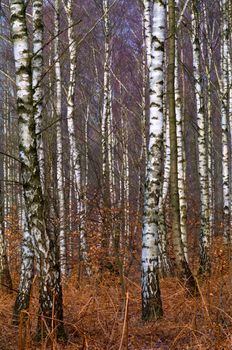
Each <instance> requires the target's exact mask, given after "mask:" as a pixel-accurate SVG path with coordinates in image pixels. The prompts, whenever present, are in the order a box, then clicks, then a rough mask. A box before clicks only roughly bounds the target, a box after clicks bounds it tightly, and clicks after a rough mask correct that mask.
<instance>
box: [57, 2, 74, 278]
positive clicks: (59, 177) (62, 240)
mask: <svg viewBox="0 0 232 350" xmlns="http://www.w3.org/2000/svg"><path fill="white" fill-rule="evenodd" d="M59 13H60V0H56V1H55V15H54V17H55V20H54V37H55V40H54V60H55V77H56V104H55V111H56V118H57V119H58V122H57V125H56V147H57V190H58V202H59V225H60V227H59V245H60V262H61V272H62V275H65V273H66V272H67V253H66V236H65V198H64V183H63V145H62V114H61V108H62V106H61V104H62V93H61V67H60V58H59V32H60V29H59V23H60V15H59ZM70 215H71V213H70Z"/></svg>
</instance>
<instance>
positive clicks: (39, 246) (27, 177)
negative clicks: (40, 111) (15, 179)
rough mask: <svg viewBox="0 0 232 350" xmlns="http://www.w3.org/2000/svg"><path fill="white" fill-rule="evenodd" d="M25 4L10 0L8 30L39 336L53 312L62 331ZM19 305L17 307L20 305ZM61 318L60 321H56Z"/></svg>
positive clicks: (60, 297) (54, 250) (53, 245)
mask: <svg viewBox="0 0 232 350" xmlns="http://www.w3.org/2000/svg"><path fill="white" fill-rule="evenodd" d="M25 10H26V8H25V3H24V1H23V0H12V1H11V2H10V13H11V32H12V41H13V49H14V60H15V70H16V87H17V111H18V116H19V155H20V162H21V174H22V183H23V195H24V199H25V207H26V217H27V219H28V225H29V230H30V233H31V235H32V241H33V248H34V251H35V256H36V259H37V263H38V266H39V267H40V271H39V272H40V295H39V304H40V311H39V315H40V316H39V322H38V329H37V331H38V336H41V332H42V328H43V319H44V318H45V319H46V323H47V325H48V326H49V327H50V326H51V317H52V315H54V317H55V319H56V320H58V321H57V322H55V324H56V326H57V328H55V329H56V333H57V335H58V336H63V335H64V327H63V323H62V320H63V307H62V288H61V284H60V267H59V263H58V260H57V255H56V247H55V242H54V240H53V239H52V237H51V235H50V233H49V232H48V230H47V225H46V223H45V207H44V201H43V195H42V187H41V182H40V171H39V162H38V156H37V147H36V146H37V145H36V127H35V119H34V115H33V94H32V68H31V54H30V51H29V44H28V33H27V25H26V16H25V13H26V11H25ZM22 307H23V305H21V306H20V307H19V308H18V310H20V309H22ZM59 321H61V322H59Z"/></svg>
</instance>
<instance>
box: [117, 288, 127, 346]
mask: <svg viewBox="0 0 232 350" xmlns="http://www.w3.org/2000/svg"><path fill="white" fill-rule="evenodd" d="M128 306H129V293H128V292H127V293H126V304H125V313H124V322H123V328H122V337H121V342H120V346H119V350H122V347H123V341H124V337H125V339H126V344H125V350H128Z"/></svg>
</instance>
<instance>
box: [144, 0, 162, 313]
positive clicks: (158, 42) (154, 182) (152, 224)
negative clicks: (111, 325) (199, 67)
mask: <svg viewBox="0 0 232 350" xmlns="http://www.w3.org/2000/svg"><path fill="white" fill-rule="evenodd" d="M148 17H149V18H151V17H152V48H151V50H152V54H151V65H150V70H149V85H150V101H149V103H150V106H149V112H150V116H149V119H150V123H149V145H148V162H147V167H146V180H145V193H144V214H143V232H142V317H143V319H145V320H152V319H156V318H159V317H160V316H162V314H163V309H162V302H161V295H160V288H159V277H158V205H159V198H160V190H161V180H162V179H161V172H162V151H163V145H162V143H163V141H162V140H163V84H164V72H163V66H164V40H165V18H166V11H165V2H162V3H161V2H160V1H158V0H157V1H154V6H153V13H152V16H151V15H150V14H149V16H148ZM148 50H149V48H148Z"/></svg>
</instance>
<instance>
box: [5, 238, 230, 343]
mask: <svg viewBox="0 0 232 350" xmlns="http://www.w3.org/2000/svg"><path fill="white" fill-rule="evenodd" d="M218 246H219V247H220V246H221V245H220V244H219V245H216V248H215V251H214V253H213V256H214V258H213V274H212V277H211V278H208V279H204V280H202V281H201V280H199V281H198V283H199V287H200V291H201V293H200V294H201V295H200V296H199V297H197V298H189V297H188V296H187V293H186V291H185V289H184V287H183V286H182V285H181V283H180V282H179V281H178V280H177V279H176V278H170V277H169V278H165V279H163V280H162V281H161V291H162V300H163V307H164V317H163V319H161V320H159V321H157V322H151V323H143V322H142V321H141V317H140V315H141V300H140V276H139V266H137V267H134V268H133V269H134V270H133V271H134V272H132V271H131V274H130V278H126V279H125V280H126V287H127V291H128V324H127V322H125V308H124V306H125V303H124V302H125V300H124V299H123V297H122V288H121V286H120V280H119V277H117V276H112V275H110V274H105V276H104V277H103V278H102V279H101V280H99V279H97V278H96V276H95V277H92V278H91V279H83V280H82V284H81V285H80V286H79V288H78V289H77V288H76V287H75V284H76V278H75V275H74V274H73V276H72V278H70V279H69V281H67V283H66V284H65V285H64V312H65V328H66V331H67V334H68V342H67V344H61V343H56V342H55V341H53V345H52V347H49V345H48V343H47V342H44V343H43V344H36V343H35V342H33V333H34V329H35V324H36V310H37V297H36V293H35V292H33V298H32V302H31V307H30V318H29V320H30V323H29V327H28V328H29V331H30V332H29V336H28V346H27V349H50V348H51V349H53V350H61V349H62V350H63V349H64V350H68V349H69V350H72V349H82V350H87V349H89V350H126V349H128V350H158V349H159V350H167V349H170V350H177V349H180V350H185V349H186V350H187V349H189V350H194V349H199V350H229V349H232V273H231V270H230V268H229V266H228V264H226V262H225V258H224V256H225V254H224V252H222V251H221V250H220V249H217V247H218ZM15 282H16V278H15ZM35 289H36V288H35ZM14 299H15V294H11V295H7V294H1V295H0V350H17V349H19V333H20V332H19V328H18V327H16V326H13V325H12V322H11V317H12V306H13V303H14ZM127 326H128V332H127ZM122 333H124V339H123V341H122ZM127 343H128V346H127Z"/></svg>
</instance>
